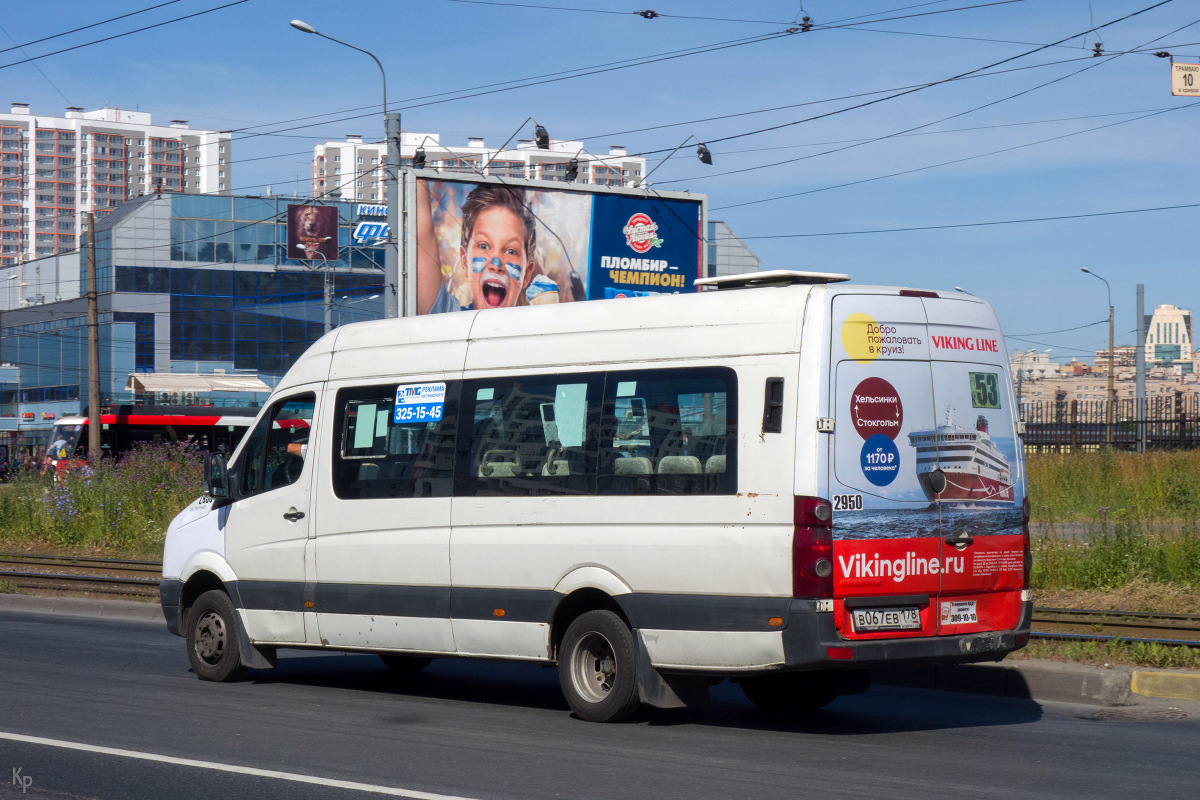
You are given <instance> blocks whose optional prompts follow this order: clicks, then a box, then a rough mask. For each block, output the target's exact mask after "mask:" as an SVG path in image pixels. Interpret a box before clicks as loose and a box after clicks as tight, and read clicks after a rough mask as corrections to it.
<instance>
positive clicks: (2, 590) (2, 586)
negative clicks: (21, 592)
mask: <svg viewBox="0 0 1200 800" xmlns="http://www.w3.org/2000/svg"><path fill="white" fill-rule="evenodd" d="M16 593H17V585H16V584H15V583H9V582H8V581H0V594H16Z"/></svg>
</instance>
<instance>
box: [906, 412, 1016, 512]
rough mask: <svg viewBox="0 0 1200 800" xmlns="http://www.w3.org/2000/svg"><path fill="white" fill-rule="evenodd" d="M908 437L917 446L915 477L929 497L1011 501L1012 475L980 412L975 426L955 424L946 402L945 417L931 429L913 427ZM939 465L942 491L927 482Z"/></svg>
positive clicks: (954, 500) (951, 500)
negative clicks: (915, 428) (942, 476)
mask: <svg viewBox="0 0 1200 800" xmlns="http://www.w3.org/2000/svg"><path fill="white" fill-rule="evenodd" d="M908 441H909V444H911V445H912V446H913V447H915V448H916V449H917V480H919V481H920V483H921V488H922V489H923V490H924V491H925V496H926V497H928V498H929V499H930V500H941V501H943V502H958V503H1001V502H1004V503H1011V502H1012V501H1013V489H1012V475H1011V473H1010V471H1009V467H1008V459H1007V458H1006V457H1005V455H1004V454H1003V453H1002V452H1000V450H999V448H997V447H996V445H995V444H994V443H993V442H992V438H991V437H990V436H989V435H988V421H987V417H985V416H984V415H982V414H980V415H979V418H978V419H976V420H975V428H974V429H973V430H972V429H969V428H963V427H961V426H959V425H955V424H954V409H953V408H950V407H949V406H947V408H946V420H945V422H944V423H943V424H941V425H938V426H937V427H936V429H934V430H931V431H914V432H913V433H910V434H908ZM938 468H941V470H942V472H943V473H944V474H945V476H946V488H945V490H944V491H942V493H941V494H938V493H936V492H934V490H933V487H932V486H930V476H931V475H932V473H933V472H934V471H935V470H937V469H938Z"/></svg>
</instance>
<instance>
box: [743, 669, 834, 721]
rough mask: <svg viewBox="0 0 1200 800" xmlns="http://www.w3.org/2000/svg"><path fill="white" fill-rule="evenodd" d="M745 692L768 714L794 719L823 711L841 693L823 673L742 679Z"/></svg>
mask: <svg viewBox="0 0 1200 800" xmlns="http://www.w3.org/2000/svg"><path fill="white" fill-rule="evenodd" d="M741 684H742V691H743V692H745V693H746V697H747V698H748V699H749V700H750V702H751V703H754V705H756V706H758V707H759V708H760V709H762V710H763V711H765V712H767V713H768V714H780V715H787V716H794V715H798V714H806V713H808V712H810V711H816V710H817V709H818V708H823V707H825V706H827V705H829V704H830V703H832V702H833V701H834V700H835V699H837V696H838V692H837V689H836V688H835V686H834V681H833V680H832V679H831V678H830V676H829V675H827V674H825V673H823V672H781V673H773V674H770V675H755V676H753V677H751V678H742V680H741Z"/></svg>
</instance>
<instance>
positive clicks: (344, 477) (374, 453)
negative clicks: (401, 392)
mask: <svg viewBox="0 0 1200 800" xmlns="http://www.w3.org/2000/svg"><path fill="white" fill-rule="evenodd" d="M403 385H405V384H400V385H398V384H396V383H389V384H384V385H381V386H356V387H353V388H348V389H341V390H340V391H338V393H337V401H336V403H335V407H336V411H335V417H334V431H335V433H334V437H335V440H334V448H333V450H334V452H333V491H334V494H336V495H337V496H338V497H340V498H342V499H343V500H362V499H370V498H408V497H449V496H450V492H451V489H452V488H453V477H454V437H455V428H456V419H457V416H458V406H457V404H458V401H457V397H458V391H459V388H458V384H456V383H453V382H443V383H439V384H422V386H425V385H431V386H441V385H444V386H445V395H444V399H443V401H442V404H441V406H440V408H437V414H438V419H419V418H414V419H407V417H408V416H409V415H408V414H399V415H398V414H397V389H398V386H403ZM425 413H426V414H428V413H429V409H427V410H426V412H425ZM413 416H414V417H416V416H417V415H413ZM398 417H403V418H404V419H400V420H399V421H398V419H397V418H398Z"/></svg>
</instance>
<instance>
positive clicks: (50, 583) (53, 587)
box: [0, 553, 162, 597]
mask: <svg viewBox="0 0 1200 800" xmlns="http://www.w3.org/2000/svg"><path fill="white" fill-rule="evenodd" d="M161 579H162V562H160V561H141V560H133V559H117V558H96V557H91V556H52V555H33V554H27V553H0V581H5V582H7V583H11V584H12V585H14V586H16V587H17V588H19V589H35V590H38V591H49V592H54V593H58V594H66V593H69V592H84V591H85V592H89V593H96V594H108V595H123V596H131V595H132V596H135V597H158V583H159V581H160V580H161Z"/></svg>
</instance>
